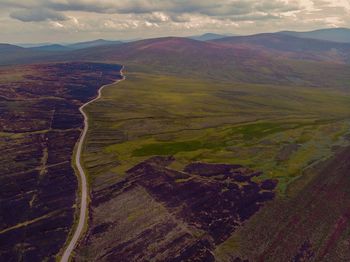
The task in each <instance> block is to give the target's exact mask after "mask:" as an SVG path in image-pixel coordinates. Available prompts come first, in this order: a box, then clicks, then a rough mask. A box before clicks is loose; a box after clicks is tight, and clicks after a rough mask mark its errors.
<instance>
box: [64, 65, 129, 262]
mask: <svg viewBox="0 0 350 262" xmlns="http://www.w3.org/2000/svg"><path fill="white" fill-rule="evenodd" d="M123 69H124V67H122V68H121V70H120V74H121V76H122V79H120V80H118V81H116V83H118V82H120V81H123V80H124V79H125V76H124V75H123ZM114 84H115V83H114ZM106 86H108V85H104V86H101V87H100V89H99V90H98V95H97V97H96V98H94V99H92V100H91V101H89V102H87V103H85V104H84V105H82V106H81V107H80V108H79V111H80V112H81V114H82V115H83V116H84V129H83V132H82V133H81V136H80V139H79V142H78V148H77V153H76V155H75V163H76V167H77V169H78V171H79V172H78V176H79V182H80V189H81V193H80V212H79V221H78V225H77V227H76V229H75V232H74V235H73V237H72V238H71V240H70V242H69V244H68V245H67V247H66V248H65V250H64V253H63V255H62V257H61V262H68V261H69V258H70V256H71V254H72V252H73V250H74V248H75V246H76V245H77V243H78V240H79V238H80V237H81V234H82V233H83V229H84V225H85V221H86V217H87V202H88V199H87V192H88V185H87V180H86V175H85V172H84V169H83V167H82V163H81V152H82V148H83V144H84V140H85V137H86V134H87V131H88V129H89V118H88V116H87V114H86V113H85V112H84V108H85V107H86V106H88V105H89V104H91V103H93V102H95V101H96V100H98V99H100V97H101V93H102V89H103V88H104V87H106Z"/></svg>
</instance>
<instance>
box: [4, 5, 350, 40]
mask: <svg viewBox="0 0 350 262" xmlns="http://www.w3.org/2000/svg"><path fill="white" fill-rule="evenodd" d="M333 27H350V0H187V1H185V0H0V32H1V34H0V42H3V43H46V42H50V43H54V42H55V43H67V42H77V41H86V40H93V39H99V38H103V39H110V40H126V39H140V38H151V37H161V36H190V35H200V34H203V33H207V32H211V33H220V34H241V35H246V34H254V33H262V32H276V31H281V30H296V31H308V30H314V29H320V28H333Z"/></svg>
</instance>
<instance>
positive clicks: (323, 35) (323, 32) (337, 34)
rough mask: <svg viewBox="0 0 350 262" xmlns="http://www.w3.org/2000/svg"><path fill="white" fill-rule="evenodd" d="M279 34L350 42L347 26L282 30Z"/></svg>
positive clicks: (349, 32)
mask: <svg viewBox="0 0 350 262" xmlns="http://www.w3.org/2000/svg"><path fill="white" fill-rule="evenodd" d="M280 33H281V34H285V35H290V36H296V37H301V38H312V39H318V40H326V41H334V42H342V43H350V29H349V28H329V29H319V30H314V31H309V32H294V31H282V32H280Z"/></svg>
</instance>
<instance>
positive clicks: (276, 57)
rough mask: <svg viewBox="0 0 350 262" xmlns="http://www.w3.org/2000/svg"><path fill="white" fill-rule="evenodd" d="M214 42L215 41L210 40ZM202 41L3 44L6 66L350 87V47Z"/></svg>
mask: <svg viewBox="0 0 350 262" xmlns="http://www.w3.org/2000/svg"><path fill="white" fill-rule="evenodd" d="M329 30H330V31H331V32H333V30H334V29H329ZM329 30H328V31H329ZM324 32H327V31H324ZM210 38H214V39H211V40H204V39H210ZM199 39H202V40H195V39H191V38H184V37H163V38H154V39H146V40H139V41H134V42H128V43H122V42H119V41H107V40H102V39H100V40H95V41H90V42H82V43H77V44H71V45H65V46H64V45H46V46H42V47H35V48H22V47H18V46H14V45H8V44H2V45H0V65H6V64H23V63H41V62H61V61H108V62H115V63H119V64H123V65H125V66H127V67H135V68H136V67H138V68H141V67H142V70H144V71H147V70H149V71H152V72H156V71H158V72H162V73H172V74H179V75H184V76H196V75H197V76H198V77H203V75H206V76H207V77H209V78H212V79H218V78H220V79H221V80H222V79H226V80H227V81H229V82H232V81H238V82H254V83H281V84H308V81H309V79H310V83H313V84H315V83H319V85H325V83H327V81H328V78H324V76H325V75H326V74H335V75H338V76H339V80H338V79H337V77H332V78H329V79H332V80H333V82H332V83H329V85H339V83H345V82H346V81H350V72H349V70H350V43H344V42H332V41H329V40H319V39H310V38H305V37H297V36H293V35H290V34H287V33H285V32H279V33H266V34H257V35H250V36H230V37H227V36H223V35H212V34H209V35H208V34H207V35H204V36H202V37H200V38H199ZM310 63H312V67H310V66H309V65H310ZM310 68H313V70H314V71H312V72H311V71H310ZM306 72H308V73H306ZM320 72H323V74H320Z"/></svg>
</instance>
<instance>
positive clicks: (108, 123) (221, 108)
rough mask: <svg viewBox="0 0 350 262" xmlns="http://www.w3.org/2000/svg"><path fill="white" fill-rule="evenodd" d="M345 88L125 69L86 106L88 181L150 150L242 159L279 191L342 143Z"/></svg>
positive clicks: (186, 157) (115, 174)
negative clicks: (119, 78)
mask: <svg viewBox="0 0 350 262" xmlns="http://www.w3.org/2000/svg"><path fill="white" fill-rule="evenodd" d="M349 104H350V94H349V93H345V92H342V91H334V90H333V91H330V90H329V89H317V88H305V87H293V88H291V87H283V86H269V85H252V84H234V83H233V84H221V83H216V82H207V81H203V80H200V79H198V80H195V79H182V78H175V77H170V76H160V75H149V74H147V75H146V74H142V73H131V72H129V73H128V74H127V75H126V80H125V81H123V82H121V83H118V84H117V85H111V86H109V87H107V88H106V89H104V90H103V97H102V99H100V100H99V101H98V102H96V103H93V104H91V105H89V107H88V108H87V111H88V114H89V117H90V121H91V128H90V130H89V133H88V138H87V143H86V150H85V154H84V161H85V165H86V167H87V170H88V172H89V175H90V180H91V181H92V183H93V186H96V187H98V186H99V185H101V184H103V183H109V182H110V181H117V180H119V179H120V178H122V177H123V176H124V175H125V171H126V170H127V169H129V168H131V167H132V166H134V165H135V164H137V163H139V162H140V161H142V160H144V159H147V158H149V157H150V156H154V155H174V156H175V158H176V161H175V163H174V164H173V165H172V167H173V168H175V169H181V168H182V167H184V166H185V165H186V164H188V163H190V162H193V161H204V162H212V163H214V162H215V163H233V164H242V165H247V166H249V167H251V168H253V169H256V170H261V171H263V172H264V176H262V178H264V177H274V178H278V179H279V181H280V183H279V190H280V192H285V189H286V186H287V185H288V184H289V183H290V182H291V181H293V180H294V179H296V178H297V177H299V176H301V175H302V173H303V170H304V169H305V168H306V167H308V166H310V165H312V164H314V163H317V162H318V161H319V160H322V159H325V158H327V157H329V156H331V155H332V154H333V151H334V148H335V146H345V145H346V143H347V142H346V140H345V139H344V136H346V135H347V134H348V133H349V130H350V121H349V120H350V108H349Z"/></svg>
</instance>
